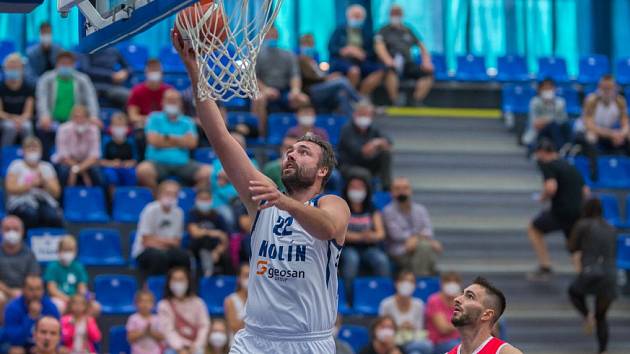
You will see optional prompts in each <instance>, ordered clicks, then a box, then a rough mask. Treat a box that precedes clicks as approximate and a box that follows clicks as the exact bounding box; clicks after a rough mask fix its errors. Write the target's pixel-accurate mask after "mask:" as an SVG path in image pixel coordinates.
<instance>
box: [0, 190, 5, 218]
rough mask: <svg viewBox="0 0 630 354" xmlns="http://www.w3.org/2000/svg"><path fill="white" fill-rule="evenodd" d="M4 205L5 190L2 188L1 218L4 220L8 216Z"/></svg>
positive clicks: (0, 192)
mask: <svg viewBox="0 0 630 354" xmlns="http://www.w3.org/2000/svg"><path fill="white" fill-rule="evenodd" d="M4 205H5V202H4V188H0V218H4V216H5V215H6V210H5V208H4Z"/></svg>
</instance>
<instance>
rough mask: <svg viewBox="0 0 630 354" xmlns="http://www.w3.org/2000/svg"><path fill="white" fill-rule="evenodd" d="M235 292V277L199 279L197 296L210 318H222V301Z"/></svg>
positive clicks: (222, 276) (224, 276)
mask: <svg viewBox="0 0 630 354" xmlns="http://www.w3.org/2000/svg"><path fill="white" fill-rule="evenodd" d="M235 290H236V277H234V276H229V275H217V276H213V277H205V278H201V281H200V282H199V294H200V296H201V298H202V299H203V301H205V303H206V306H208V312H210V314H211V315H212V316H223V300H224V299H225V298H226V297H227V296H228V295H230V294H231V293H233V292H234V291H235Z"/></svg>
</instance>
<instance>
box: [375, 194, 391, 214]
mask: <svg viewBox="0 0 630 354" xmlns="http://www.w3.org/2000/svg"><path fill="white" fill-rule="evenodd" d="M391 201H392V195H391V194H390V193H389V192H385V191H376V192H374V194H372V203H373V204H374V206H375V207H376V208H377V209H378V210H383V208H385V207H386V206H387V204H389V203H390V202H391Z"/></svg>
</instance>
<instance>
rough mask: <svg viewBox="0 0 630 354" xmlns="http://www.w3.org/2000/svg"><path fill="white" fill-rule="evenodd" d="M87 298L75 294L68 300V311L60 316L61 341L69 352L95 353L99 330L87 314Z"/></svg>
mask: <svg viewBox="0 0 630 354" xmlns="http://www.w3.org/2000/svg"><path fill="white" fill-rule="evenodd" d="M88 304H89V303H88V300H87V299H86V297H85V296H83V295H81V294H75V295H73V296H72V297H71V298H70V301H69V302H68V313H67V314H66V315H64V316H63V317H61V342H62V344H63V346H64V347H66V348H67V349H68V350H70V352H71V353H76V354H79V353H81V354H84V353H96V352H97V348H96V345H97V344H98V343H99V342H100V341H101V330H100V329H99V328H98V325H97V324H96V320H95V319H94V317H92V316H90V314H89V305H88Z"/></svg>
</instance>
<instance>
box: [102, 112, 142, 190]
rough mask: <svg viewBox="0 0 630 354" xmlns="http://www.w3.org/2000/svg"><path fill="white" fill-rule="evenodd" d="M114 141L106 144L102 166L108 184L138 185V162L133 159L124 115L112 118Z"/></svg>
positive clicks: (119, 114) (120, 114)
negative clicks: (136, 169) (136, 170)
mask: <svg viewBox="0 0 630 354" xmlns="http://www.w3.org/2000/svg"><path fill="white" fill-rule="evenodd" d="M110 132H111V134H112V140H110V141H109V142H107V144H105V151H104V153H103V159H102V160H101V166H102V167H103V173H104V174H105V177H106V178H107V183H108V184H109V185H114V186H134V185H136V184H137V183H136V172H135V167H136V163H137V161H136V160H135V159H134V157H133V148H132V145H131V143H130V141H129V138H128V134H129V126H128V123H127V116H126V115H125V114H124V113H116V114H114V115H113V116H112V120H111V124H110Z"/></svg>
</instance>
